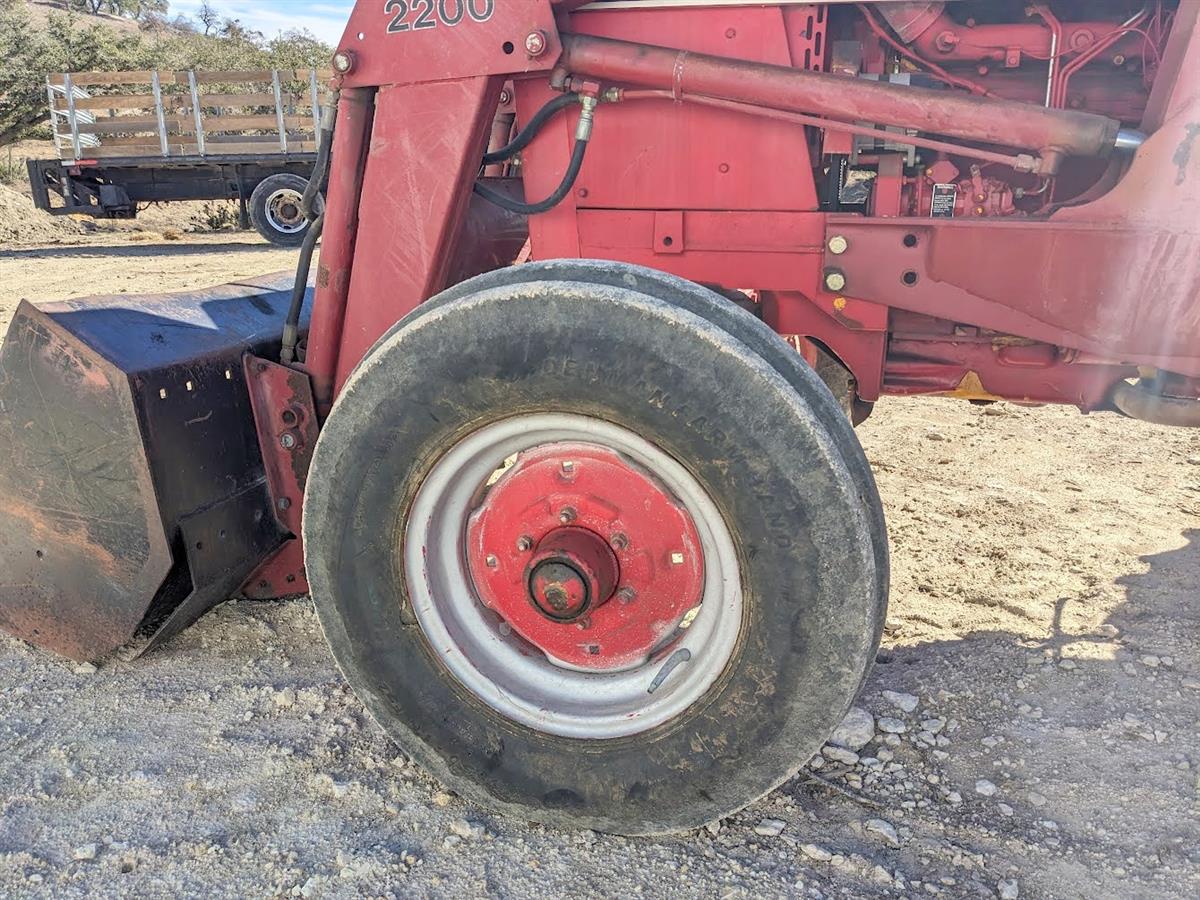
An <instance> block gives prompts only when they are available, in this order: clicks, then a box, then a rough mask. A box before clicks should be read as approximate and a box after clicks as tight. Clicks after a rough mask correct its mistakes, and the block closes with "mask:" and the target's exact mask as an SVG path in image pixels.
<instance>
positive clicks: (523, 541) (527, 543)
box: [517, 534, 533, 553]
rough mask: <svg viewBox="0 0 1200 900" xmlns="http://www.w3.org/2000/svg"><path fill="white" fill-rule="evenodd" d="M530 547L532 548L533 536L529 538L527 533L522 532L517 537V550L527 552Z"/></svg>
mask: <svg viewBox="0 0 1200 900" xmlns="http://www.w3.org/2000/svg"><path fill="white" fill-rule="evenodd" d="M532 549H533V538H531V537H530V536H529V535H527V534H523V535H521V536H520V537H519V538H517V550H519V551H520V552H521V553H527V552H528V551H530V550H532Z"/></svg>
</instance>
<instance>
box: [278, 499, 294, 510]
mask: <svg viewBox="0 0 1200 900" xmlns="http://www.w3.org/2000/svg"><path fill="white" fill-rule="evenodd" d="M277 505H278V506H279V508H280V509H291V508H292V501H291V500H290V499H288V498H287V497H280V498H279V503H278V504H277Z"/></svg>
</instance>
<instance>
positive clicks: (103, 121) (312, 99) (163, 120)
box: [46, 69, 333, 161]
mask: <svg viewBox="0 0 1200 900" xmlns="http://www.w3.org/2000/svg"><path fill="white" fill-rule="evenodd" d="M332 77H333V73H332V72H331V71H328V70H322V69H280V70H269V69H261V70H239V71H224V72H155V71H138V72H77V73H70V74H59V75H52V76H50V77H49V78H47V80H46V92H47V96H48V98H49V105H50V122H51V126H52V128H53V132H54V140H55V146H56V147H57V148H58V154H59V158H60V159H62V160H65V161H77V160H81V159H111V158H115V157H123V156H138V157H147V156H161V157H165V158H169V157H174V156H189V157H194V156H201V157H204V156H219V155H223V154H229V153H261V154H288V153H307V152H315V151H316V149H317V143H318V141H319V133H320V122H321V109H320V107H321V105H322V103H323V102H324V101H325V98H326V97H327V96H328V86H327V85H328V82H329V80H330V79H331V78H332ZM206 86H211V87H212V88H213V89H214V90H213V92H212V93H209V92H207V91H205V90H204V87H206ZM147 88H148V90H147Z"/></svg>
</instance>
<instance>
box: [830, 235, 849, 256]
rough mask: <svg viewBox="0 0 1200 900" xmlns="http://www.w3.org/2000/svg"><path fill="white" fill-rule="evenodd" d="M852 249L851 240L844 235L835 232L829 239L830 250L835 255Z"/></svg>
mask: <svg viewBox="0 0 1200 900" xmlns="http://www.w3.org/2000/svg"><path fill="white" fill-rule="evenodd" d="M849 249H850V242H849V241H848V240H846V239H845V238H844V237H843V236H842V235H840V234H835V235H834V236H833V237H831V238H830V239H829V252H830V253H832V254H833V255H834V256H841V255H842V254H843V253H845V252H846V251H847V250H849Z"/></svg>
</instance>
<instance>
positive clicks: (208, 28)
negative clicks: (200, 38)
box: [196, 0, 221, 37]
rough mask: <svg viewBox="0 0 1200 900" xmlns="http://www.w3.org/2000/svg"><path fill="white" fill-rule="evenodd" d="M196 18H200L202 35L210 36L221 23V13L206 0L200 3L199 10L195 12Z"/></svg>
mask: <svg viewBox="0 0 1200 900" xmlns="http://www.w3.org/2000/svg"><path fill="white" fill-rule="evenodd" d="M196 18H197V19H199V20H200V24H201V25H203V26H204V36H205V37H210V36H211V35H212V33H213V32H214V31H216V29H217V26H218V25H220V24H221V14H220V13H219V12H217V10H216V7H214V6H213V5H212V4H211V3H209V2H208V0H204V2H203V3H201V4H200V10H199V12H197V13H196Z"/></svg>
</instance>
